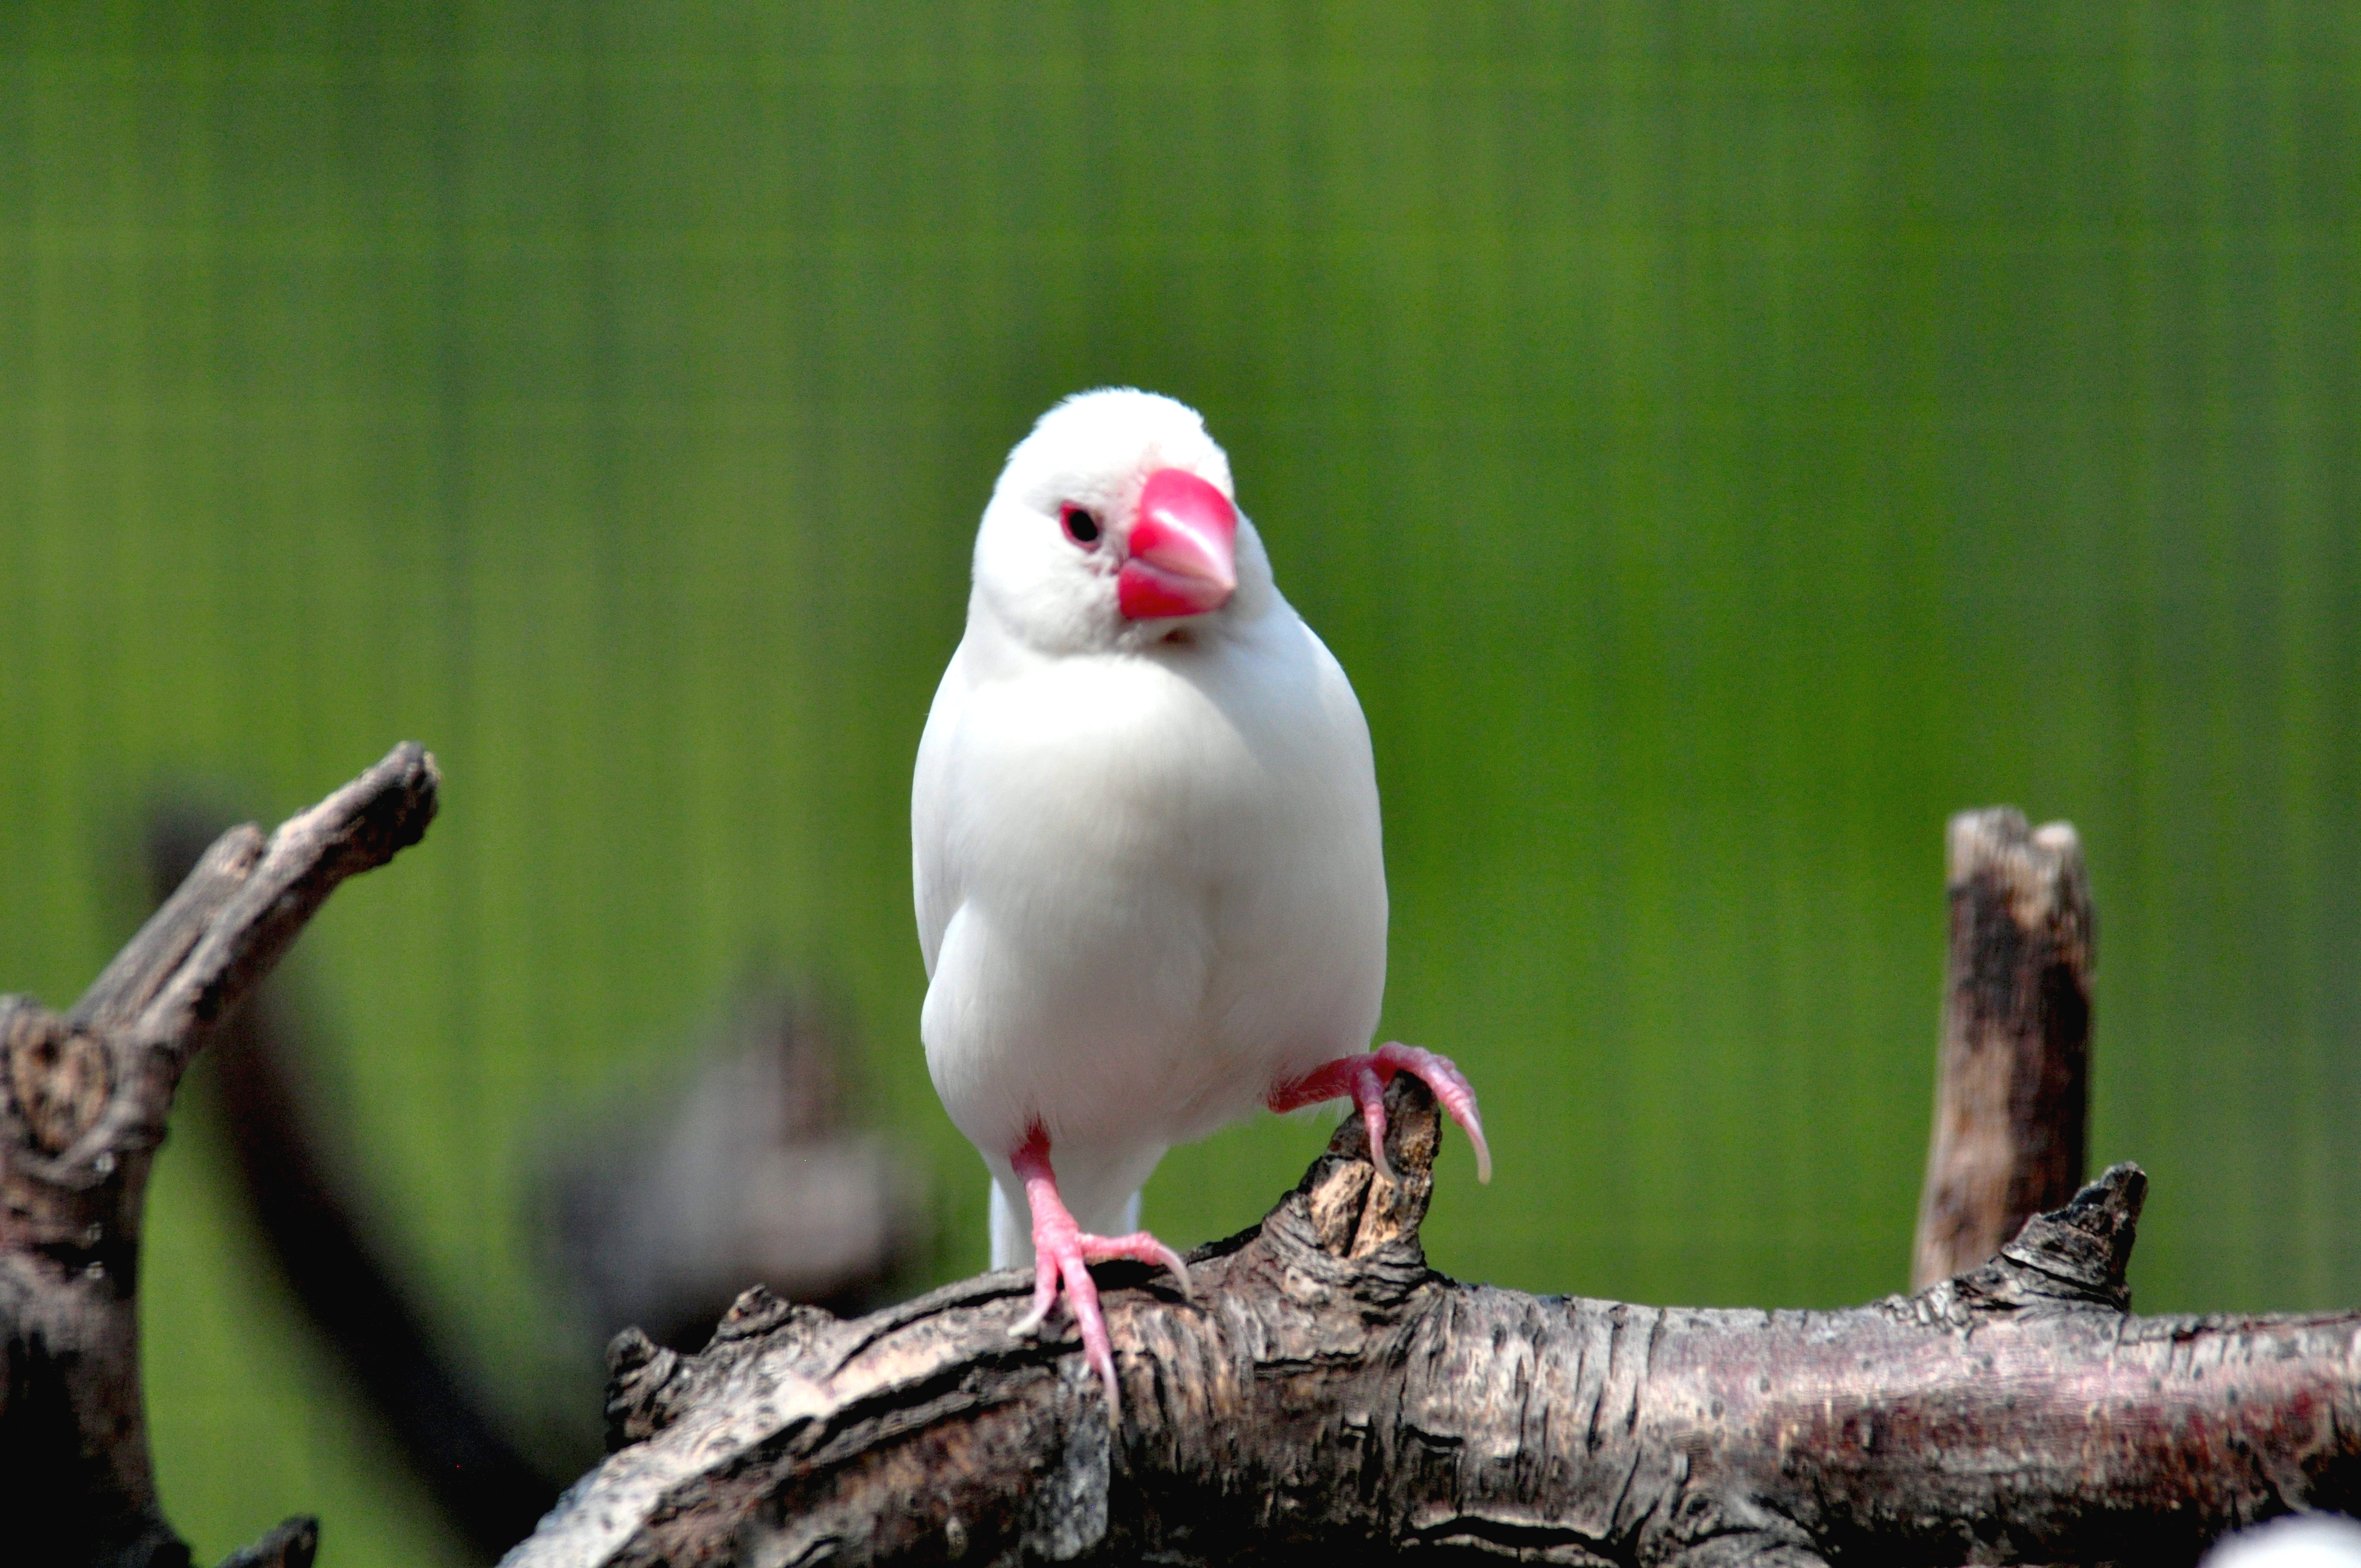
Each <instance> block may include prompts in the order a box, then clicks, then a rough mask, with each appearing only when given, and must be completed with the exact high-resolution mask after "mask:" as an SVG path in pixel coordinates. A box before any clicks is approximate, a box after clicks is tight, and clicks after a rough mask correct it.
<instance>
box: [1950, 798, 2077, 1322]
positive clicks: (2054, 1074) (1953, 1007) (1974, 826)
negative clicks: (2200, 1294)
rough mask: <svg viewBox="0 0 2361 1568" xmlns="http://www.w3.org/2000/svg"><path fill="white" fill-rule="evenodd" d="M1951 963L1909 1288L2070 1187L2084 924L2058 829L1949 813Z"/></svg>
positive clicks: (1967, 1256) (2063, 1197) (2071, 858)
mask: <svg viewBox="0 0 2361 1568" xmlns="http://www.w3.org/2000/svg"><path fill="white" fill-rule="evenodd" d="M1948 850H1949V853H1948V856H1947V859H1948V861H1949V870H1948V874H1947V876H1946V879H1945V881H1946V884H1947V888H1948V891H1949V903H1950V924H1951V939H1950V956H1949V969H1948V972H1947V974H1946V975H1945V978H1944V985H1943V1038H1942V1046H1941V1051H1940V1056H1939V1058H1938V1066H1937V1076H1936V1086H1935V1126H1934V1133H1933V1136H1932V1139H1931V1141H1930V1142H1929V1144H1928V1146H1927V1183H1926V1186H1925V1188H1924V1189H1923V1190H1922V1193H1921V1196H1920V1198H1919V1204H1918V1234H1917V1242H1916V1248H1915V1251H1914V1255H1913V1258H1912V1263H1911V1270H1910V1283H1911V1286H1912V1288H1914V1289H1916V1288H1924V1287H1926V1286H1928V1285H1931V1284H1933V1283H1934V1282H1935V1281H1936V1280H1938V1279H1948V1278H1949V1277H1951V1276H1952V1275H1954V1274H1957V1273H1959V1272H1960V1270H1962V1269H1965V1268H1971V1267H1973V1266H1976V1265H1977V1264H1979V1263H1982V1261H1983V1260H1984V1259H1985V1258H1988V1257H1990V1256H1992V1255H1993V1254H1994V1253H1996V1252H1998V1251H1999V1250H2000V1246H2001V1244H2002V1243H2003V1242H2005V1241H2007V1240H2008V1239H2009V1238H2010V1237H2011V1236H2013V1235H2015V1234H2016V1233H2017V1230H2018V1228H2019V1227H2021V1226H2022V1225H2023V1224H2024V1223H2026V1220H2028V1219H2030V1218H2032V1217H2033V1216H2034V1215H2036V1214H2038V1213H2042V1212H2046V1211H2048V1210H2051V1209H2055V1208H2057V1207H2058V1206H2059V1204H2061V1203H2063V1202H2065V1201H2067V1200H2068V1199H2069V1198H2070V1197H2072V1196H2073V1194H2074V1191H2075V1190H2076V1189H2077V1188H2079V1187H2080V1186H2081V1184H2082V1177H2083V1169H2084V1160H2085V1157H2086V1156H2085V1153H2084V1150H2085V1147H2086V1144H2087V1135H2088V1128H2089V1122H2090V1113H2089V1105H2090V1061H2091V975H2092V967H2093V964H2094V962H2095V952H2096V948H2095V939H2094V936H2095V925H2094V920H2093V917H2092V910H2091V887H2090V878H2089V876H2088V874H2087V873H2086V872H2084V870H2083V867H2082V845H2081V840H2080V839H2077V838H2076V837H2075V836H2074V829H2073V828H2072V826H2071V825H2070V824H2068V823H2064V822H2051V823H2048V824H2046V825H2044V826H2043V827H2042V828H2040V829H2039V830H2038V831H2028V830H2027V829H2026V822H2025V818H2024V817H2023V816H2022V815H2020V814H2019V813H2018V812H2016V811H2015V810H2014V809H2012V808H2010V807H2007V806H2000V807H1996V808H1994V809H1992V810H1989V811H1963V812H1960V814H1959V815H1957V816H1955V817H1952V818H1951V821H1950V828H1949V836H1948Z"/></svg>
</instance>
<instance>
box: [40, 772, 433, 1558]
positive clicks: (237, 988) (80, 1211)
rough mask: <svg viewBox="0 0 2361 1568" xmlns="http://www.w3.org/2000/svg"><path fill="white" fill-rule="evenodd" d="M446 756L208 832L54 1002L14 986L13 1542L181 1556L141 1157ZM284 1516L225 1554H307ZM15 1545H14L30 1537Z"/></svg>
mask: <svg viewBox="0 0 2361 1568" xmlns="http://www.w3.org/2000/svg"><path fill="white" fill-rule="evenodd" d="M437 784H438V778H437V775H436V773H435V770H434V758H433V757H431V756H429V755H428V754H427V753H426V751H424V750H423V748H421V747H418V746H416V745H412V744H407V743H405V744H403V745H401V746H397V747H395V748H394V750H393V751H392V752H391V753H390V754H389V755H388V756H387V757H386V758H385V760H384V761H383V762H379V763H378V765H377V766H375V767H373V768H371V769H370V770H369V771H368V773H363V774H362V775H361V776H360V777H359V778H357V779H355V780H354V781H353V782H352V783H351V784H346V786H345V787H344V788H342V789H340V790H338V791H337V792H336V793H335V794H334V795H330V796H329V797H328V798H327V799H325V800H324V801H322V802H321V803H320V804H319V805H317V806H313V808H312V809H311V810H309V811H306V812H304V813H302V815H300V816H297V817H291V818H290V819H289V820H288V821H286V822H284V823H282V824H280V828H279V830H278V831H277V832H275V833H273V834H271V835H270V836H269V838H268V839H266V838H264V837H263V835H262V833H261V831H260V830H259V829H258V828H253V827H251V826H248V827H243V828H232V829H231V830H230V831H229V832H227V833H225V834H223V835H222V837H221V838H220V839H218V840H216V841H215V842H214V846H213V848H212V849H210V850H206V851H205V854H204V857H203V859H202V860H201V861H199V862H198V864H197V868H196V870H195V871H193V872H191V873H190V874H189V877H188V880H187V881H185V882H184V883H181V888H180V891H178V892H177V893H175V894H173V895H172V896H171V897H170V899H168V900H166V901H165V904H164V905H163V907H162V908H160V909H159V910H158V911H157V912H156V914H155V916H153V917H152V918H150V919H149V920H148V924H147V925H146V926H144V927H141V928H140V930H139V933H138V935H137V936H135V937H134V938H132V939H131V940H130V941H129V942H128V943H127V944H126V945H125V947H124V948H123V950H122V952H120V953H119V954H117V955H116V956H115V961H114V962H113V963H111V964H109V965H107V967H106V969H105V970H104V972H103V973H102V974H100V975H99V977H98V979H97V980H95V981H93V982H92V984H91V987H90V989H89V991H87V992H84V993H83V995H82V1000H81V1001H80V1002H78V1003H75V1005H74V1008H73V1010H72V1011H71V1013H68V1014H64V1015H62V1016H60V1014H55V1013H51V1012H50V1011H49V1010H48V1009H47V1008H45V1007H43V1006H41V1005H40V1004H39V1003H36V1002H32V1001H30V1000H27V998H24V997H20V996H9V997H0V1055H5V1059H0V1347H5V1356H0V1521H5V1523H0V1530H4V1531H5V1542H6V1547H7V1560H8V1561H10V1562H16V1561H20V1560H21V1561H23V1562H27V1563H44V1564H50V1563H55V1564H72V1565H80V1564H106V1565H108V1568H117V1565H120V1568H147V1565H148V1564H155V1565H157V1568H172V1565H175V1564H185V1563H187V1562H188V1560H189V1553H188V1548H187V1547H186V1546H185V1545H183V1544H182V1543H181V1540H180V1538H179V1536H177V1535H176V1534H175V1533H174V1532H173V1530H172V1528H171V1526H170V1524H169V1523H168V1522H166V1520H165V1519H164V1516H163V1512H162V1510H161V1509H160V1508H159V1506H158V1504H157V1500H156V1483H155V1476H154V1473H153V1469H152V1467H151V1465H150V1464H149V1459H148V1434H147V1423H146V1418H145V1416H144V1414H143V1412H142V1409H141V1406H140V1398H139V1342H138V1310H137V1307H138V1302H137V1289H138V1265H139V1232H140V1218H141V1212H142V1210H143V1208H144V1206H145V1204H146V1201H147V1193H148V1171H149V1168H151V1166H152V1165H153V1163H154V1160H155V1156H156V1149H157V1147H158V1146H159V1145H160V1144H161V1143H162V1142H163V1139H164V1126H165V1121H166V1118H167V1116H168V1115H169V1113H170V1110H171V1105H172V1096H173V1093H174V1091H176V1090H177V1089H178V1088H179V1086H180V1081H181V1073H182V1072H183V1071H184V1070H185V1069H187V1067H188V1064H189V1060H190V1058H191V1057H192V1056H193V1055H194V1053H195V1052H196V1050H197V1048H198V1047H199V1046H200V1045H201V1044H202V1043H203V1040H204V1038H205V1035H206V1032H207V1031H208V1030H209V1029H210V1028H211V1027H212V1026H213V1025H214V1024H216V1023H217V1022H219V1021H220V1020H221V1019H222V1018H223V1017H224V1016H225V1015H226V1014H228V1013H229V1011H230V1010H231V1009H232V1008H234V1007H236V1005H237V1002H238V999H239V998H240V997H241V996H243V995H244V994H245V993H246V992H247V989H248V988H249V987H250V986H252V985H253V983H254V982H255V981H258V980H259V979H260V978H261V977H262V976H263V975H264V974H265V973H267V972H269V969H270V966H271V965H272V964H273V963H275V962H277V961H278V959H279V956H280V954H281V953H283V952H284V951H285V950H286V948H287V945H288V944H289V943H290V942H291V941H293V940H294V939H295V935H296V933H297V932H299V931H300V930H302V927H303V924H304V922H306V921H307V920H309V919H310V918H311V917H312V916H313V912H314V911H316V910H317V909H318V908H319V907H320V905H321V904H322V903H323V902H324V901H325V900H326V898H327V896H328V894H331V893H333V892H334V891H335V888H336V886H337V884H338V883H342V882H343V881H344V880H345V879H346V877H350V876H354V875H357V874H358V873H359V872H365V871H368V870H369V869H370V868H371V867H373V866H379V865H382V864H384V863H385V862H386V861H389V860H390V859H392V857H393V856H394V855H395V853H396V852H398V851H399V850H402V849H404V848H405V847H407V846H409V845H411V844H414V843H416V842H417V841H418V839H419V837H420V836H421V835H422V834H423V833H424V832H425V831H426V825H427V824H428V823H429V822H430V821H432V820H433V819H434V805H435V789H436V786H437ZM315 1539H316V1530H315V1528H314V1527H313V1524H312V1523H311V1521H308V1520H292V1519H291V1520H289V1521H288V1522H287V1524H285V1525H282V1526H280V1528H279V1529H278V1530H273V1531H272V1532H271V1533H270V1534H269V1536H267V1537H266V1538H264V1540H263V1541H261V1542H259V1543H258V1545H256V1546H255V1547H253V1548H252V1549H250V1550H249V1551H247V1552H241V1553H240V1554H239V1555H238V1556H237V1557H236V1558H235V1559H233V1562H235V1563H243V1564H249V1565H252V1568H263V1565H266V1564H267V1565H269V1568H281V1565H284V1568H302V1565H303V1564H305V1563H309V1562H310V1561H311V1556H312V1550H313V1541H314V1540H315ZM19 1554H21V1556H20V1555H19Z"/></svg>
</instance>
